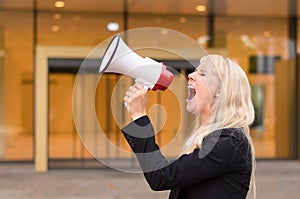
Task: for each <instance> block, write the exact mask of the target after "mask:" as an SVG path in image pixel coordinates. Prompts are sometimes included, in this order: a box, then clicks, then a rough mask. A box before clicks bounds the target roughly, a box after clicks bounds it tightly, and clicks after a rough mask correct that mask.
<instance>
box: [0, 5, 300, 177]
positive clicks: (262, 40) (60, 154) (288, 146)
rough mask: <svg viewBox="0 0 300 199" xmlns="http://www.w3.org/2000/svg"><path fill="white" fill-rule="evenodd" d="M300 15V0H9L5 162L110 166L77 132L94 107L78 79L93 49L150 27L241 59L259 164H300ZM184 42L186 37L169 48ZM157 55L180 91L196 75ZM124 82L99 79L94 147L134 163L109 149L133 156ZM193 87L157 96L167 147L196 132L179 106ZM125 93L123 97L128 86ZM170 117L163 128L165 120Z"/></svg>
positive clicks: (2, 77)
mask: <svg viewBox="0 0 300 199" xmlns="http://www.w3.org/2000/svg"><path fill="white" fill-rule="evenodd" d="M299 16H300V2H299V1H298V0H276V1H274V0H151V1H144V0H114V1H111V0H85V1H82V0H72V1H71V0H63V1H55V0H0V164H1V163H20V162H27V163H30V164H32V165H34V166H35V170H36V171H37V172H46V171H48V170H51V169H57V168H64V169H68V168H78V169H84V168H85V169H86V168H105V167H106V165H105V164H102V163H101V162H99V161H96V160H95V158H94V157H93V155H92V154H91V153H90V152H89V151H88V150H87V149H86V147H85V146H84V145H83V144H82V140H81V139H80V137H79V134H78V132H77V129H76V128H75V124H74V121H73V115H72V103H73V102H74V100H75V101H76V103H78V104H82V105H84V104H85V103H89V102H85V101H84V98H82V97H81V96H77V97H76V96H75V97H74V96H73V85H74V81H75V78H76V74H77V71H78V69H79V67H80V65H81V63H82V61H83V60H84V58H85V57H86V56H87V55H88V53H89V52H90V50H91V49H93V48H94V47H95V46H97V45H98V44H100V43H101V42H103V41H105V40H107V39H108V38H110V37H112V36H114V35H115V34H117V33H121V32H123V31H126V30H131V29H135V28H142V27H159V28H161V32H160V34H161V35H159V37H167V36H168V34H169V31H170V29H171V30H175V31H178V32H181V33H183V34H186V35H187V36H189V37H190V38H192V39H193V40H194V41H195V42H197V43H198V44H199V45H201V46H202V47H203V48H204V49H206V50H207V52H217V53H219V54H222V55H226V56H228V57H230V58H232V59H233V60H234V61H236V62H237V63H239V64H240V65H241V67H242V68H243V69H244V71H245V72H246V74H247V76H248V79H249V81H250V84H251V89H252V100H253V103H254V106H255V110H256V119H255V122H254V124H253V125H252V126H251V136H252V138H253V141H254V145H255V150H256V158H257V159H261V160H282V159H287V160H290V159H292V160H298V159H300V129H299V124H300V122H299V121H300V117H299V116H300V111H299V110H300V109H299V102H300V101H299V91H300V90H299V89H300V87H299V85H300V84H299V83H300V82H299V81H300V78H299V77H300V71H299V52H300V49H299V44H300V43H299V42H300V41H298V35H299V34H300V27H299V26H298V24H299ZM134 39H135V40H136V41H139V40H141V41H142V40H144V39H145V38H144V37H136V38H134ZM174 43H175V44H176V43H178V44H180V41H173V43H170V44H169V45H170V46H172V45H174ZM128 44H129V46H130V41H128ZM178 47H179V48H182V50H184V46H180V45H179V46H178ZM186 50H190V51H193V49H186ZM141 53H143V52H141ZM150 56H151V57H153V58H155V59H157V60H163V61H165V62H166V63H168V65H169V66H170V67H172V68H173V69H174V70H176V71H177V72H178V74H177V75H175V81H174V85H175V86H180V85H182V84H181V83H182V82H181V80H180V78H177V77H179V76H180V75H183V76H186V75H187V74H189V73H190V72H191V71H192V70H193V67H191V65H189V64H188V60H184V59H181V58H178V57H172V56H171V55H165V56H164V54H161V53H159V52H155V51H154V52H151V54H150ZM100 57H101V55H99V58H100ZM179 74H180V75H179ZM119 79H120V76H119V75H115V74H105V75H103V77H102V78H101V81H100V82H99V83H98V86H97V92H96V95H95V99H96V100H95V111H96V113H97V117H98V122H99V124H100V125H101V127H102V129H103V132H104V134H105V135H104V137H103V140H101V139H99V140H98V139H95V142H93V146H92V147H95V148H101V150H103V151H102V152H101V155H100V156H101V157H100V156H99V157H100V158H102V159H103V160H105V161H112V162H113V161H115V162H118V163H119V164H122V165H124V167H130V166H132V167H134V166H136V163H135V162H134V161H133V160H132V155H128V154H123V153H121V152H120V151H119V150H116V149H115V148H113V147H111V145H110V144H109V143H113V145H115V146H118V147H120V148H122V149H124V150H125V151H127V150H129V148H128V146H127V144H126V143H125V141H124V139H123V137H122V136H120V129H119V127H118V125H117V124H116V122H115V121H114V117H113V115H112V113H111V110H112V108H111V107H112V106H114V104H112V103H111V96H112V92H113V88H114V86H115V85H116V84H117V82H118V81H119ZM127 83H128V82H127ZM128 85H130V84H128ZM83 86H84V85H83ZM125 89H126V88H125ZM185 90H186V88H185V86H183V87H182V93H180V94H179V95H180V97H179V98H175V97H174V96H173V94H172V93H171V92H169V91H165V92H160V91H156V92H150V93H149V101H150V102H151V103H153V104H161V105H162V106H163V107H164V111H161V109H153V110H152V118H153V121H154V123H155V126H156V127H157V129H161V130H160V132H161V133H159V134H158V142H159V144H160V145H161V146H165V145H167V144H168V143H169V142H170V141H171V140H172V139H173V137H175V135H177V134H178V133H184V132H187V131H188V124H189V123H190V122H191V121H192V118H191V117H190V116H189V115H186V114H185V113H184V114H183V113H182V111H184V110H180V109H179V108H178V109H174V107H178V104H180V103H181V101H182V102H183V103H184V101H185V96H186V93H185ZM119 92H120V95H121V96H122V95H123V94H122V92H124V88H123V89H122V88H120V90H119ZM177 97H178V96H177ZM183 108H184V107H183ZM118 110H119V112H120V114H122V112H124V109H122V107H120V109H118ZM166 115H167V119H166V123H165V124H164V125H163V127H161V126H162V124H160V118H161V117H165V116H166ZM182 116H185V117H182ZM124 117H125V119H124V124H125V123H126V122H127V121H128V118H126V117H127V116H124ZM87 120H88V119H87ZM168 120H169V121H168ZM182 121H183V123H181V122H182ZM84 125H86V126H89V127H90V126H94V127H95V126H97V125H98V124H95V123H91V122H90V121H84V124H83V126H84ZM95 128H96V127H95ZM90 131H93V128H90ZM183 141H184V137H179V139H178V140H177V141H176V142H175V144H174V145H173V146H172V148H171V149H169V150H166V155H167V156H168V157H170V158H172V157H174V156H176V154H177V155H178V152H180V150H181V144H182V142H183Z"/></svg>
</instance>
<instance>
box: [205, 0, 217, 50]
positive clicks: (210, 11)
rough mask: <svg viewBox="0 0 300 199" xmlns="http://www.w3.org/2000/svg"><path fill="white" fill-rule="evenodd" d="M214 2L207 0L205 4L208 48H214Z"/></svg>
mask: <svg viewBox="0 0 300 199" xmlns="http://www.w3.org/2000/svg"><path fill="white" fill-rule="evenodd" d="M214 1H215V0H209V1H208V2H207V34H208V37H209V40H208V47H209V48H213V47H215V14H214V3H215V2H214Z"/></svg>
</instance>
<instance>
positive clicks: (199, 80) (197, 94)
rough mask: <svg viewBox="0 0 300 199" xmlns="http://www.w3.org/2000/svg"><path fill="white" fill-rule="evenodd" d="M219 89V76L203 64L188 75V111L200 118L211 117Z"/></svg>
mask: <svg viewBox="0 0 300 199" xmlns="http://www.w3.org/2000/svg"><path fill="white" fill-rule="evenodd" d="M218 87H219V80H218V78H217V76H216V75H215V74H214V73H212V72H211V71H210V70H209V68H207V67H203V65H202V64H201V65H200V66H199V67H198V68H196V70H195V72H193V73H191V74H189V75H188V97H187V99H186V103H187V104H186V109H187V111H188V112H191V113H193V114H195V115H198V116H200V117H201V116H203V115H207V114H209V115H210V113H211V107H212V104H213V102H214V100H215V98H216V97H218V92H219V91H218Z"/></svg>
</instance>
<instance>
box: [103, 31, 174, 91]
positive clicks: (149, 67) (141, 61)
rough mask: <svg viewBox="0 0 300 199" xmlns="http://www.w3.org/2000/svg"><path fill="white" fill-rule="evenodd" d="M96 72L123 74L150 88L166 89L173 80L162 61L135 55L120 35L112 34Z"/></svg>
mask: <svg viewBox="0 0 300 199" xmlns="http://www.w3.org/2000/svg"><path fill="white" fill-rule="evenodd" d="M98 72H99V73H119V74H124V75H127V76H129V77H132V78H134V79H135V81H138V82H140V83H142V84H143V85H144V87H146V88H147V89H148V88H149V89H152V90H157V89H159V90H166V89H167V88H168V86H169V85H170V84H171V82H172V81H173V74H172V73H171V72H170V71H168V70H167V69H166V66H165V65H164V64H163V63H159V62H157V61H154V60H152V59H150V58H148V57H146V58H143V57H141V56H139V55H137V54H136V53H135V52H133V51H132V50H131V49H130V48H129V47H128V46H127V45H126V44H125V42H124V41H123V40H122V39H121V37H120V35H116V36H114V37H113V39H112V40H111V42H110V44H109V45H108V47H107V49H106V51H105V53H104V55H103V58H102V60H101V64H100V67H99V70H98Z"/></svg>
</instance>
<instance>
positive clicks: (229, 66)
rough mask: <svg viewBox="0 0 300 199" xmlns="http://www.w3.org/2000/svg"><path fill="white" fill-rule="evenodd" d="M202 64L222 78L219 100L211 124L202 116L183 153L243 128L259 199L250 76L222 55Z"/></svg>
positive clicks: (253, 186) (212, 57) (206, 60)
mask: <svg viewBox="0 0 300 199" xmlns="http://www.w3.org/2000/svg"><path fill="white" fill-rule="evenodd" d="M200 65H204V67H205V69H206V70H210V71H211V72H212V73H214V74H215V75H216V76H217V78H218V79H219V82H220V85H219V97H218V98H217V99H216V100H214V102H213V104H212V109H211V110H212V112H211V118H210V124H209V125H201V124H200V122H199V121H200V120H199V116H196V118H195V124H194V129H193V131H192V134H191V135H190V137H189V138H188V139H187V141H186V143H185V146H184V149H183V153H190V152H192V151H193V150H194V149H195V148H201V144H202V142H203V140H204V138H205V137H206V136H207V135H209V134H210V133H212V132H213V131H215V130H217V129H222V128H242V129H243V131H244V133H245V135H246V137H247V139H248V141H249V143H250V147H251V151H252V176H251V186H252V188H253V193H254V194H253V195H254V198H255V195H256V187H255V179H254V178H255V174H254V173H255V153H254V147H253V142H252V139H251V137H250V131H249V125H250V124H252V123H253V121H254V107H253V104H252V100H251V89H250V85H249V82H248V79H247V76H246V74H245V72H244V71H243V70H242V68H241V67H240V66H239V65H238V64H237V63H235V62H233V61H232V60H230V59H229V58H227V57H224V56H221V55H216V54H214V55H206V56H204V57H202V58H201V60H200Z"/></svg>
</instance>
